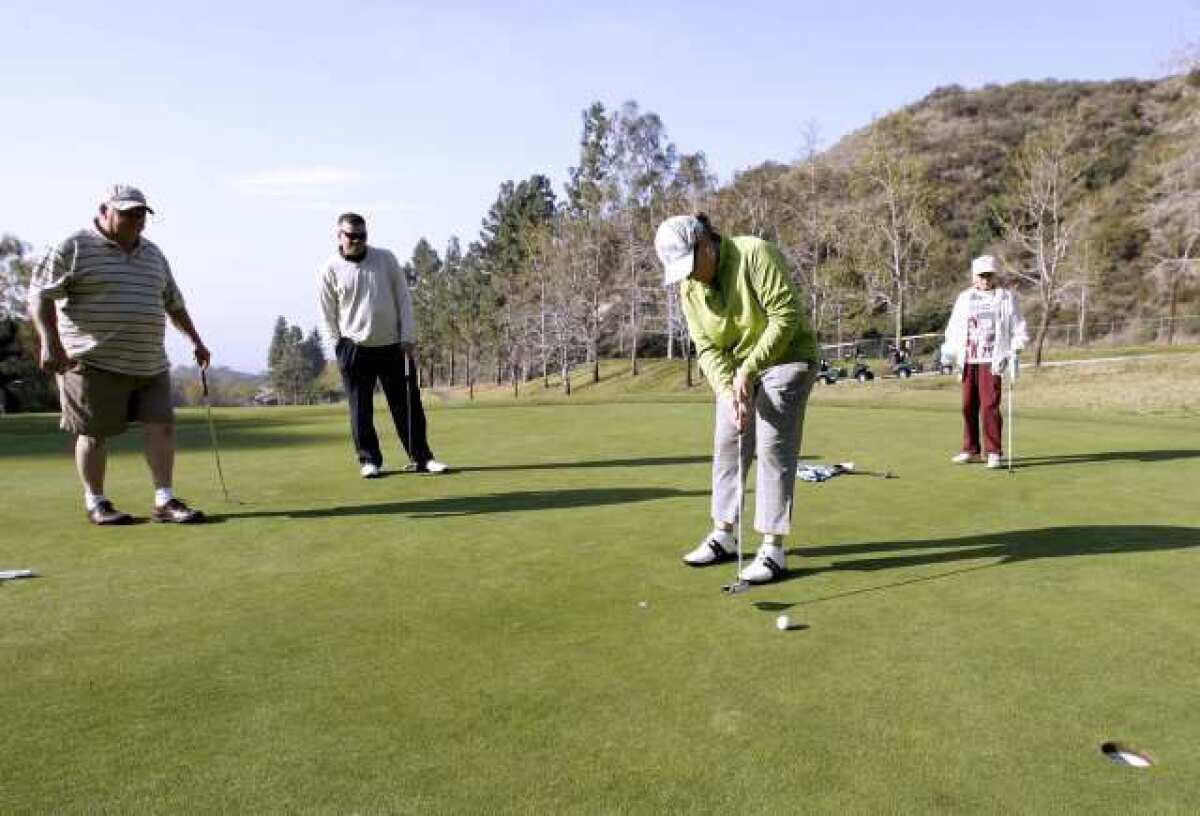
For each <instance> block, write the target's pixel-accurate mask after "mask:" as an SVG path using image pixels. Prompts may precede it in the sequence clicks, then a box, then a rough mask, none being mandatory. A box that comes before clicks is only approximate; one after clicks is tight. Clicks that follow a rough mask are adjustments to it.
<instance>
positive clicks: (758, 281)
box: [742, 243, 802, 378]
mask: <svg viewBox="0 0 1200 816" xmlns="http://www.w3.org/2000/svg"><path fill="white" fill-rule="evenodd" d="M749 261H750V263H749V266H748V273H749V280H748V281H746V283H747V284H748V285H749V287H750V289H751V290H752V291H753V293H754V295H755V296H756V297H757V298H758V302H759V304H760V305H761V306H762V309H763V312H764V313H765V314H766V318H767V327H766V328H765V329H764V330H763V333H762V336H760V337H759V338H758V342H757V343H755V344H754V347H753V348H752V349H751V350H750V353H749V354H747V355H746V359H745V360H744V361H743V362H742V371H744V372H745V373H746V375H747V376H749V377H751V378H753V377H757V376H758V374H759V372H761V371H762V370H763V369H764V368H768V367H770V366H771V365H772V364H773V363H774V362H775V361H776V360H778V359H779V358H780V357H781V356H782V355H783V354H784V352H785V351H787V348H788V345H789V344H790V343H791V342H792V338H793V336H794V335H795V333H796V327H797V325H799V323H800V321H801V320H802V318H801V316H800V306H799V304H798V303H797V302H796V290H795V289H794V288H793V287H792V281H791V279H790V278H789V277H788V266H787V261H785V260H784V259H783V255H782V254H780V252H779V250H778V249H777V248H776V247H774V246H772V245H770V244H767V243H763V244H760V245H759V248H758V249H757V251H755V253H754V254H753V256H752V257H751V258H750V259H749Z"/></svg>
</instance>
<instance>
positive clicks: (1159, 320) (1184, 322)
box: [821, 315, 1200, 360]
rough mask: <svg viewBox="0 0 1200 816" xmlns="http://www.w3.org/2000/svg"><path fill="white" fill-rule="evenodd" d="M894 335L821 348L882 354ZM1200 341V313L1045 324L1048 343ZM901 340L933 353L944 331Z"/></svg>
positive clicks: (843, 354)
mask: <svg viewBox="0 0 1200 816" xmlns="http://www.w3.org/2000/svg"><path fill="white" fill-rule="evenodd" d="M1036 332H1037V326H1036V325H1033V324H1030V325H1029V342H1030V343H1032V342H1033V340H1034V337H1035V335H1036ZM893 342H894V339H893V338H892V337H865V338H861V339H858V340H848V341H843V342H841V343H837V342H832V343H822V345H821V351H822V354H823V355H824V356H825V358H826V359H829V360H834V359H848V358H851V357H855V356H859V355H861V356H864V357H874V358H882V357H886V356H887V354H888V352H889V351H890V350H891V348H892V344H893ZM1167 342H1171V343H1200V315H1182V316H1178V317H1174V318H1170V317H1140V318H1121V317H1113V318H1106V319H1103V320H1099V319H1098V320H1093V321H1089V323H1088V325H1087V326H1084V327H1082V328H1081V327H1080V325H1079V324H1078V323H1055V324H1051V325H1050V326H1047V327H1046V347H1047V348H1056V347H1057V348H1061V347H1064V346H1087V345H1112V346H1130V345H1147V344H1152V343H1160V344H1165V343H1167ZM901 343H903V344H905V345H906V346H907V348H908V351H909V355H910V356H912V357H915V358H918V359H919V358H921V357H932V356H933V355H934V353H935V352H936V351H937V350H938V349H939V348H940V347H941V344H942V335H941V334H940V333H937V332H935V333H932V334H907V335H904V336H903V337H902V338H901Z"/></svg>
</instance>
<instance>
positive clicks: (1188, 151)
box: [1142, 112, 1200, 345]
mask: <svg viewBox="0 0 1200 816" xmlns="http://www.w3.org/2000/svg"><path fill="white" fill-rule="evenodd" d="M1189 124H1190V126H1191V127H1190V128H1188V129H1187V131H1185V133H1184V134H1183V137H1182V138H1181V139H1179V140H1178V141H1177V142H1175V143H1174V144H1172V145H1171V146H1170V147H1169V148H1166V149H1164V151H1163V153H1162V154H1160V155H1159V156H1158V157H1156V160H1155V161H1154V164H1153V184H1151V185H1150V186H1149V188H1148V190H1147V196H1146V198H1147V201H1146V203H1145V206H1144V209H1143V212H1142V222H1143V224H1144V225H1145V226H1146V228H1147V230H1148V231H1149V234H1150V241H1149V247H1148V250H1149V254H1150V256H1151V257H1152V258H1153V259H1154V264H1155V265H1154V280H1155V283H1156V284H1157V286H1158V288H1159V289H1160V290H1161V291H1162V292H1163V293H1164V294H1165V295H1166V297H1167V313H1168V318H1169V320H1168V327H1167V344H1168V345H1170V344H1172V343H1174V341H1175V324H1176V322H1177V321H1176V317H1177V313H1178V308H1179V300H1180V297H1181V295H1182V294H1183V293H1184V292H1185V290H1186V289H1187V288H1189V287H1190V286H1193V285H1195V283H1196V282H1197V281H1198V280H1200V138H1198V137H1197V133H1198V132H1200V113H1197V112H1193V113H1192V114H1191V115H1190V117H1189Z"/></svg>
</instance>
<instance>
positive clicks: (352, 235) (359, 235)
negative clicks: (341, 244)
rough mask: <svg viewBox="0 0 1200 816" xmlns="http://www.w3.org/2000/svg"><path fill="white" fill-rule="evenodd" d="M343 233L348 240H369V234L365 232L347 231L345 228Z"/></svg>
mask: <svg viewBox="0 0 1200 816" xmlns="http://www.w3.org/2000/svg"><path fill="white" fill-rule="evenodd" d="M342 235H343V236H345V238H346V240H348V241H365V240H367V234H366V233H365V232H346V231H345V230H343V231H342Z"/></svg>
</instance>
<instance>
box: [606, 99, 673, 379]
mask: <svg viewBox="0 0 1200 816" xmlns="http://www.w3.org/2000/svg"><path fill="white" fill-rule="evenodd" d="M613 129H614V134H615V137H614V149H613V164H614V168H615V170H616V172H615V174H614V180H615V182H616V201H617V206H618V212H619V216H618V217H619V220H620V222H621V224H622V228H621V234H622V243H623V247H622V252H623V255H624V257H623V258H622V264H623V266H624V267H625V269H626V270H627V280H628V290H627V291H628V295H627V297H626V302H627V304H628V314H629V341H630V352H629V356H630V363H631V367H632V373H633V374H634V375H636V374H637V373H638V352H639V344H640V342H639V341H640V339H641V333H642V318H643V312H644V310H645V307H647V306H656V305H658V300H659V297H658V292H659V289H658V288H657V287H656V288H654V289H651V290H649V291H646V290H644V289H643V288H642V277H643V275H644V274H645V273H646V272H647V271H648V270H649V269H651V268H652V267H653V264H654V259H653V257H652V255H653V250H652V246H653V235H654V232H653V230H654V228H655V227H656V226H657V224H658V222H659V221H661V220H662V218H663V217H664V216H665V215H666V214H667V213H666V207H665V205H666V203H667V202H666V191H667V186H668V184H669V182H670V177H671V173H672V171H673V170H674V167H675V164H676V161H677V157H676V151H675V145H674V144H672V143H671V142H670V141H669V140H668V139H667V135H666V129H665V127H664V126H663V122H662V119H660V118H659V116H658V114H656V113H651V112H646V113H643V112H642V111H641V110H640V109H639V108H638V104H637V102H634V101H632V100H630V101H628V102H626V103H625V104H624V105H622V106H621V110H620V111H619V112H618V114H617V117H616V120H615V122H614V124H613Z"/></svg>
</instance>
